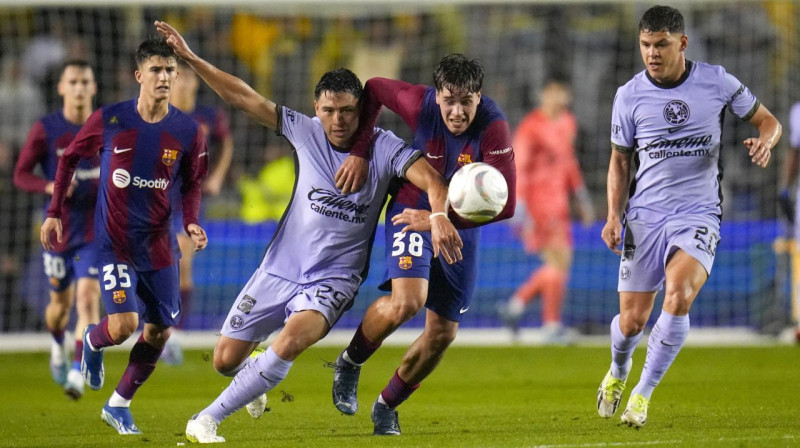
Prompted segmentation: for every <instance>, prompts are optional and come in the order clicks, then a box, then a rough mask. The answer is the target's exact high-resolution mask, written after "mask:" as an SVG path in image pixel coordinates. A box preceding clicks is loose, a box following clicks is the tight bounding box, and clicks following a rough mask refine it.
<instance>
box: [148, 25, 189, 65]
mask: <svg viewBox="0 0 800 448" xmlns="http://www.w3.org/2000/svg"><path fill="white" fill-rule="evenodd" d="M153 24H154V25H155V26H156V31H158V33H159V34H161V35H162V36H164V37H165V38H166V39H167V45H169V46H170V47H172V49H173V50H175V54H176V55H178V57H179V58H181V59H189V58H190V57H192V56H194V53H193V52H192V50H191V49H190V48H189V44H187V43H186V41H185V40H184V39H183V36H181V35H180V33H178V31H177V30H176V29H175V28H173V27H172V25H170V24H169V23H167V22H162V21H160V20H156V21H155V22H153Z"/></svg>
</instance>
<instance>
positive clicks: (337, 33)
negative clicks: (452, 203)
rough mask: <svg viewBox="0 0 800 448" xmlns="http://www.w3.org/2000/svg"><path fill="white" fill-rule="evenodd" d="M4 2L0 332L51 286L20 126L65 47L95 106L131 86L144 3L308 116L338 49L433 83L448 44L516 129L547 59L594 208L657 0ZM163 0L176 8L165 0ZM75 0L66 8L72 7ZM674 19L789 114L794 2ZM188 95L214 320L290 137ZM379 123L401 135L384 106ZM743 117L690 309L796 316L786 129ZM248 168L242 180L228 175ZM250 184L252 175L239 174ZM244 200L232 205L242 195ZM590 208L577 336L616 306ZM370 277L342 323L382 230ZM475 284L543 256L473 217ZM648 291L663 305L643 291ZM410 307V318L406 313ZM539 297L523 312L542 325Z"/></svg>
mask: <svg viewBox="0 0 800 448" xmlns="http://www.w3.org/2000/svg"><path fill="white" fill-rule="evenodd" d="M154 3H156V2H145V1H141V2H115V3H114V6H113V7H110V6H98V3H97V2H91V1H89V2H86V1H79V2H70V5H71V6H66V5H67V2H61V1H28V2H20V1H10V0H6V1H0V70H1V71H0V73H2V76H1V77H0V274H1V276H2V277H1V280H0V311H1V312H0V332H2V333H18V332H41V331H43V319H42V316H43V309H44V306H45V305H46V303H47V285H46V282H45V280H44V278H43V276H42V269H41V255H40V246H39V243H38V225H39V223H40V222H41V208H42V206H43V204H44V201H45V200H46V199H47V198H44V197H42V196H34V195H30V194H27V193H24V192H20V191H17V190H16V189H15V188H14V187H13V184H12V182H11V177H12V171H13V164H14V163H15V161H16V157H17V154H18V151H19V147H20V145H21V144H22V142H23V141H24V139H25V136H26V135H27V132H28V129H29V128H30V126H31V124H32V123H33V122H34V121H35V120H36V119H37V118H39V117H40V116H41V115H42V114H44V113H45V112H47V111H51V110H55V109H57V108H59V107H60V102H59V100H58V97H57V96H56V94H55V81H56V77H57V75H58V73H57V71H58V68H59V64H60V62H61V61H62V60H64V59H65V58H71V57H84V58H86V59H88V60H89V61H90V62H91V63H92V64H93V66H94V67H95V71H96V76H97V81H98V86H99V91H98V95H97V97H96V101H95V104H96V105H97V106H99V105H103V104H110V103H113V102H116V101H120V100H123V99H127V98H130V97H133V96H134V95H135V94H136V92H137V91H138V86H137V85H136V84H135V82H134V80H133V76H132V70H133V63H132V51H133V50H134V49H135V47H136V45H137V44H138V43H139V42H140V41H141V40H142V39H143V38H144V37H145V36H146V35H148V34H154V29H153V27H152V22H153V20H156V19H160V20H161V19H163V20H166V21H169V22H170V23H173V24H174V25H176V26H177V27H178V28H179V30H180V31H182V32H183V33H184V34H185V35H186V37H187V40H189V42H190V45H191V46H192V47H193V48H194V49H195V50H196V51H197V52H198V53H199V54H200V55H201V56H202V57H204V58H206V59H207V60H209V61H211V62H212V63H214V64H215V65H218V66H220V67H221V68H223V69H224V70H226V71H229V72H232V73H234V74H236V75H237V76H239V77H241V78H243V79H244V80H246V81H247V82H248V83H250V84H251V85H253V86H254V87H255V88H256V89H257V90H258V91H259V92H260V93H262V94H263V95H265V96H267V97H269V98H271V99H273V100H275V101H276V102H277V103H280V104H286V105H289V106H291V107H293V108H295V109H298V110H300V111H302V112H305V113H308V114H313V108H312V99H313V98H312V94H311V92H312V87H313V85H314V83H315V81H316V80H317V79H318V78H319V76H320V75H321V74H322V73H323V72H324V71H325V70H328V69H331V68H335V67H338V66H348V67H351V68H353V69H354V71H356V73H357V74H358V75H359V76H360V77H361V79H362V81H363V80H366V79H368V78H369V77H371V76H378V75H381V76H389V77H397V78H400V79H403V80H406V81H409V82H414V83H430V82H431V72H432V69H433V66H434V65H435V64H436V62H437V61H438V60H439V58H441V56H442V55H444V54H447V53H451V52H463V53H465V54H467V55H468V56H469V57H473V58H478V59H479V60H480V61H481V62H482V64H483V66H484V68H485V70H486V78H485V82H484V93H485V94H487V95H489V96H491V97H493V98H494V99H495V100H496V101H497V102H498V104H500V105H501V107H502V108H503V109H504V111H505V112H506V114H507V116H508V119H509V122H510V124H511V126H512V128H514V127H515V126H516V125H517V123H518V122H519V121H520V119H521V118H522V116H523V115H524V114H525V113H526V112H527V111H528V110H530V109H531V108H532V107H533V106H535V104H536V98H535V95H534V94H533V92H534V91H535V90H536V89H537V88H538V87H540V86H541V85H542V83H543V82H544V80H545V79H547V78H548V77H550V76H558V77H561V78H565V79H567V80H568V81H569V83H570V84H571V85H572V87H573V90H574V98H575V100H574V104H573V111H574V113H575V115H576V117H577V120H578V123H579V129H580V130H579V138H578V142H577V152H578V157H579V160H580V163H581V167H582V170H583V172H584V177H585V180H586V183H587V186H588V188H589V190H590V191H591V194H592V198H593V201H594V205H595V208H596V209H597V211H598V216H599V217H600V218H602V217H604V216H605V209H606V207H605V176H606V168H607V164H608V155H609V131H608V130H609V124H610V111H611V102H612V99H613V96H614V93H615V90H616V87H617V86H618V85H620V84H622V83H624V82H626V81H627V80H628V79H630V77H631V76H633V74H635V73H637V72H639V71H640V70H642V64H641V60H640V57H639V54H638V47H637V40H636V36H637V28H636V26H637V24H638V19H639V17H640V16H641V13H642V12H643V11H644V10H645V9H646V8H647V7H649V6H651V4H650V3H649V2H648V3H631V2H606V3H589V2H560V3H551V2H540V1H531V2H524V1H517V2H508V3H506V2H494V1H493V2H483V3H480V2H474V1H461V2H459V1H442V0H439V1H431V2H424V3H423V2H403V3H400V2H391V1H372V2H362V1H350V2H336V3H335V4H334V2H327V3H326V2H314V1H292V2H288V1H270V2H263V1H259V2H255V1H253V2H246V1H239V2H229V3H227V4H226V6H224V7H219V6H213V5H211V4H210V2H204V1H200V2H188V1H173V2H158V6H150V5H153V4H154ZM164 4H169V5H171V6H164ZM75 5H78V6H75ZM675 6H677V7H678V8H680V9H681V11H682V12H683V14H684V15H685V17H686V19H687V25H688V29H687V34H688V35H689V37H690V45H689V49H688V51H687V55H688V57H689V58H690V59H696V60H701V61H707V62H710V63H715V64H722V65H724V66H725V67H726V68H727V69H728V71H729V72H731V73H733V74H734V75H736V76H737V77H738V78H739V79H740V80H741V81H742V82H743V83H744V84H745V85H747V86H748V87H750V89H751V90H752V91H753V92H754V93H755V94H756V96H757V97H758V98H759V100H761V101H762V102H763V103H764V104H765V105H767V106H768V107H769V108H770V110H771V111H772V112H773V113H774V114H775V115H776V116H777V117H778V119H779V120H781V122H782V123H784V126H786V125H787V118H788V111H789V108H790V106H791V104H792V102H794V101H798V100H800V89H798V85H800V83H799V81H800V79H798V77H800V75H799V74H798V73H799V72H800V70H798V68H800V67H799V66H800V64H799V63H798V58H799V57H800V54H798V51H797V46H796V42H797V39H798V29H797V26H796V25H795V22H796V20H797V19H798V18H800V5H797V4H795V3H794V2H791V1H742V2H721V1H710V2H691V3H690V2H678V3H675ZM200 102H201V103H205V104H211V105H217V106H220V107H222V108H224V109H225V110H226V111H227V112H228V115H229V118H230V122H231V128H232V132H233V137H234V140H235V149H234V160H233V166H232V169H231V172H230V174H229V176H228V179H227V182H226V185H225V188H224V190H223V193H222V194H221V195H220V196H219V197H215V198H205V199H204V200H205V201H206V203H207V208H206V219H207V221H206V222H205V226H206V229H207V230H208V233H209V237H210V245H209V248H208V249H207V250H206V251H204V252H202V253H200V254H199V255H198V256H197V257H196V258H195V283H196V288H195V294H194V304H193V306H192V310H191V313H190V315H189V317H188V318H187V319H188V320H187V322H186V327H187V329H190V330H216V329H218V328H219V327H220V324H221V322H222V320H223V319H224V316H225V315H226V314H227V311H228V309H229V307H230V303H231V302H232V300H233V298H234V297H235V296H236V293H237V292H238V290H239V288H240V287H241V286H242V285H243V284H244V283H245V281H246V280H247V278H248V277H249V276H250V274H251V273H252V271H253V270H254V269H255V268H256V266H257V265H258V262H259V260H260V257H261V256H262V254H263V251H264V248H265V247H266V244H267V243H268V242H269V240H270V238H271V235H272V232H273V231H274V228H275V223H274V222H273V221H265V222H259V223H245V222H243V221H242V219H241V216H242V212H243V205H242V201H241V191H240V190H241V189H242V188H247V187H246V185H248V184H247V181H248V180H250V181H252V180H253V179H257V176H258V174H259V171H260V170H261V168H262V167H263V166H264V164H265V162H267V158H271V157H274V155H275V154H286V153H287V152H288V151H290V148H289V147H288V145H287V143H286V142H285V141H284V140H283V139H281V138H278V137H275V136H274V134H273V133H272V132H270V131H268V130H267V129H265V128H262V127H260V126H258V125H256V124H255V123H254V122H252V121H251V120H249V119H248V118H247V117H245V116H244V114H242V113H240V112H237V111H233V110H230V109H229V108H228V107H227V106H226V105H225V104H224V103H222V102H221V101H220V100H219V99H218V98H217V97H216V96H215V95H214V93H213V92H211V91H210V89H208V88H207V87H203V88H201V91H200ZM380 124H381V126H382V127H386V128H389V129H392V130H394V131H395V132H397V133H398V134H399V135H401V136H403V137H406V138H408V137H409V134H408V131H407V129H406V128H405V126H404V125H403V124H402V123H401V122H400V120H398V119H397V118H396V117H394V116H393V115H392V114H391V113H389V112H384V113H383V114H382V118H381V121H380ZM751 134H752V128H751V127H750V126H749V125H747V124H743V123H740V122H739V121H738V120H736V119H734V118H733V117H731V115H730V114H727V115H726V118H725V127H724V133H723V144H724V150H723V154H722V159H723V167H724V173H725V179H724V182H723V187H724V194H725V201H724V204H723V206H724V211H725V215H724V220H723V221H724V223H723V228H722V242H721V244H720V246H719V248H718V256H717V261H716V264H715V267H714V271H713V273H712V275H711V277H710V279H709V281H708V283H707V285H706V286H705V287H704V288H703V290H702V292H701V294H700V297H699V298H698V300H697V302H696V305H695V307H694V309H693V311H692V322H693V325H694V326H703V327H707V328H715V329H716V328H723V327H726V328H727V327H735V328H746V329H748V330H749V331H752V332H753V333H754V334H755V333H763V334H777V333H778V332H780V331H781V330H782V329H783V328H785V327H786V326H787V325H789V323H790V315H791V312H790V311H791V298H790V294H789V286H788V281H787V278H788V277H787V272H788V261H787V258H786V255H784V254H779V253H776V252H775V251H774V249H773V243H774V241H775V239H776V237H779V236H783V235H784V234H785V231H786V229H785V227H786V226H785V225H784V224H783V223H782V221H781V219H780V216H779V211H778V209H777V201H776V196H777V191H778V185H779V179H780V173H781V161H782V160H783V159H784V157H785V152H786V150H787V149H788V129H786V128H785V129H784V138H783V139H782V141H781V142H780V143H779V144H778V147H777V148H776V151H775V152H776V155H775V157H774V159H773V162H772V163H771V164H770V166H769V167H768V168H767V169H765V170H761V169H757V168H756V167H754V166H752V164H751V163H750V162H749V159H748V157H747V153H746V151H745V150H744V148H743V146H742V145H741V141H742V140H744V139H745V138H746V137H748V136H750V135H751ZM243 185H245V187H242V186H243ZM250 185H252V184H250ZM246 207H247V205H245V206H244V208H246ZM601 227H602V223H601V222H600V221H598V222H597V223H596V224H595V225H593V226H591V227H588V228H584V227H582V226H580V225H576V226H575V228H574V231H575V243H576V244H575V246H576V252H575V262H574V265H573V269H572V274H571V279H570V287H569V296H568V298H567V300H566V302H565V309H564V319H565V323H566V324H567V325H569V326H572V327H575V328H576V329H578V330H580V331H581V332H582V333H585V334H598V333H606V332H607V323H608V321H609V319H610V317H611V316H613V314H615V313H616V309H617V295H616V292H615V290H616V281H617V280H616V279H617V267H618V260H617V258H616V257H615V256H614V255H613V254H612V253H611V252H609V251H608V250H607V249H606V248H605V247H604V245H603V243H602V242H601V240H600V238H599V234H600V229H601ZM377 234H378V235H379V238H377V240H376V242H375V245H374V251H373V257H372V263H371V269H370V276H369V278H368V280H367V281H366V283H365V284H364V286H363V287H362V288H361V291H360V294H359V296H358V299H357V301H356V304H355V305H354V307H353V308H352V309H351V310H350V311H349V312H348V313H347V314H346V315H345V317H344V318H342V320H341V321H340V323H339V324H338V325H339V328H345V329H346V328H353V327H355V326H356V325H357V324H358V322H359V320H360V318H361V316H362V315H363V311H364V310H365V309H366V307H367V306H368V304H369V303H371V301H372V300H374V299H375V298H376V297H377V296H378V290H377V283H378V282H379V281H380V278H381V277H382V275H383V269H384V264H383V249H384V246H383V238H382V237H381V236H382V228H379V229H378V233H377ZM482 240H483V245H482V251H481V254H480V257H481V259H480V277H479V280H478V290H477V294H476V297H475V298H474V300H473V305H472V307H471V308H470V312H469V313H467V314H466V315H465V318H464V321H463V323H462V326H463V327H468V328H488V329H493V328H498V327H500V326H501V322H500V320H499V319H498V318H497V317H496V308H497V305H498V304H499V303H501V302H502V301H505V300H506V299H507V298H508V297H509V295H510V294H511V293H512V292H513V290H514V289H515V288H516V286H517V285H518V284H519V283H520V282H522V281H523V280H524V279H525V278H526V276H527V275H528V273H529V272H530V271H531V270H532V269H533V268H534V267H535V266H536V265H537V263H538V260H537V259H536V258H534V257H530V256H527V255H525V253H524V252H523V250H522V246H521V244H520V243H519V242H518V240H517V239H516V238H515V236H514V232H513V230H512V228H511V226H509V224H507V223H499V224H494V225H491V226H488V227H486V228H484V231H483V236H482ZM657 306H659V304H657ZM421 322H422V321H421V320H420V318H419V317H418V318H416V319H414V320H413V321H412V322H411V323H409V324H407V326H412V327H414V326H420V325H421ZM539 323H540V314H539V308H538V304H535V305H534V306H533V307H531V309H530V310H529V312H527V313H526V316H525V319H524V321H523V325H532V326H535V325H538V324H539Z"/></svg>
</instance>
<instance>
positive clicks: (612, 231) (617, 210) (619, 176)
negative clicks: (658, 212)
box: [600, 149, 631, 255]
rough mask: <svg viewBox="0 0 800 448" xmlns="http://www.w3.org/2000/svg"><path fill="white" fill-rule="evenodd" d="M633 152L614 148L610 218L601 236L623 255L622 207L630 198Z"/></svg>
mask: <svg viewBox="0 0 800 448" xmlns="http://www.w3.org/2000/svg"><path fill="white" fill-rule="evenodd" d="M630 168H631V154H629V153H625V152H622V151H618V150H616V149H613V150H612V151H611V162H610V163H609V164H608V181H607V182H608V184H607V186H606V194H607V196H608V218H606V224H605V225H604V226H603V231H602V232H601V233H600V236H601V237H602V238H603V242H604V243H606V246H608V248H609V249H611V251H613V252H614V253H615V254H617V255H621V254H622V251H621V250H620V249H619V245H620V244H621V243H622V220H621V219H620V217H621V216H622V209H623V207H624V206H625V202H626V201H627V199H628V184H629V183H630Z"/></svg>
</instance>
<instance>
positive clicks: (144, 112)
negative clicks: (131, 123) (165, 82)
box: [136, 96, 169, 123]
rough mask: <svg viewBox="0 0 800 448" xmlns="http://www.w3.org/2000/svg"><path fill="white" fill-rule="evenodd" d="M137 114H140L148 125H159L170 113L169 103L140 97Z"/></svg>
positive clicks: (165, 100)
mask: <svg viewBox="0 0 800 448" xmlns="http://www.w3.org/2000/svg"><path fill="white" fill-rule="evenodd" d="M136 112H138V113H139V116H140V117H142V120H144V121H146V122H148V123H158V122H159V121H161V120H163V119H164V117H166V116H167V113H169V101H168V100H167V99H163V100H156V99H153V98H148V97H145V96H140V97H139V101H137V102H136Z"/></svg>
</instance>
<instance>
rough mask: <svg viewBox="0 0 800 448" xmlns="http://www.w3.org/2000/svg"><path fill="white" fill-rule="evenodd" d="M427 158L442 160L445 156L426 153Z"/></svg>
mask: <svg viewBox="0 0 800 448" xmlns="http://www.w3.org/2000/svg"><path fill="white" fill-rule="evenodd" d="M425 157H427V158H429V159H441V158H442V157H444V156H434V155H433V154H428V153H427V152H426V153H425Z"/></svg>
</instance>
